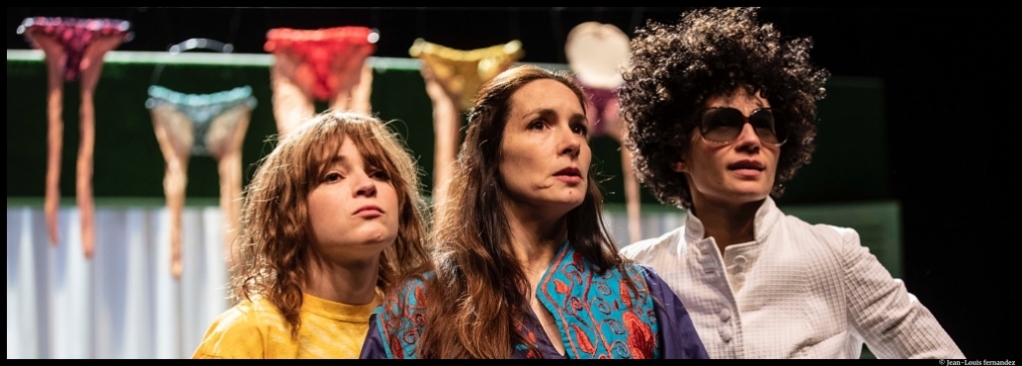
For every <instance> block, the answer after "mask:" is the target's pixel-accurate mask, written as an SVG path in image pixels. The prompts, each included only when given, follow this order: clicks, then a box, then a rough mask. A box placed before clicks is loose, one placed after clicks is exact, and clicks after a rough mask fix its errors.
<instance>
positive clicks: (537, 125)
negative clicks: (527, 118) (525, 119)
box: [529, 119, 546, 130]
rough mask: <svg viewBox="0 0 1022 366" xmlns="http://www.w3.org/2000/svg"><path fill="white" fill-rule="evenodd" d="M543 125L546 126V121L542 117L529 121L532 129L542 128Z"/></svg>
mask: <svg viewBox="0 0 1022 366" xmlns="http://www.w3.org/2000/svg"><path fill="white" fill-rule="evenodd" d="M543 127H546V123H545V122H543V120H541V119H537V120H535V121H532V122H530V123H529V129H530V130H542V129H543Z"/></svg>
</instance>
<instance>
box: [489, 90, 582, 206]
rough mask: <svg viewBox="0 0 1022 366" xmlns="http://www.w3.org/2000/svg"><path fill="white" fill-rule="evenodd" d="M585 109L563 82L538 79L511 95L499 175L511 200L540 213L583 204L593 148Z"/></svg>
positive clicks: (502, 143)
mask: <svg viewBox="0 0 1022 366" xmlns="http://www.w3.org/2000/svg"><path fill="white" fill-rule="evenodd" d="M587 126H588V124H587V122H586V117H585V112H583V110H582V105H581V103H579V100H578V97H577V96H576V95H575V93H574V92H572V90H571V89H569V88H568V87H567V86H565V85H564V84H561V83H560V82H559V81H557V80H553V79H540V80H535V81H532V82H529V83H528V84H525V85H523V86H522V87H521V88H519V89H518V91H516V92H515V93H514V94H513V95H512V96H511V109H510V111H509V113H508V117H507V124H506V125H505V126H504V137H503V140H502V141H501V144H500V149H501V151H500V152H501V161H500V168H499V169H500V174H501V176H502V177H503V179H504V184H505V186H506V187H507V189H508V193H509V194H510V196H511V199H512V200H513V201H515V202H516V203H519V204H523V205H525V206H529V207H533V208H535V209H540V210H541V212H543V213H556V214H559V215H563V214H566V213H567V212H568V211H571V210H572V209H573V208H575V207H578V206H579V205H581V204H582V201H583V200H584V199H585V195H586V190H587V188H588V184H589V181H588V180H589V163H590V161H591V160H592V152H591V151H590V150H589V141H588V140H587Z"/></svg>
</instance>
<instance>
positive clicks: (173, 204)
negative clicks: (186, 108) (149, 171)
mask: <svg viewBox="0 0 1022 366" xmlns="http://www.w3.org/2000/svg"><path fill="white" fill-rule="evenodd" d="M151 113H152V116H153V130H154V131H155V132H156V140H157V141H158V142H159V144H160V152H162V153H163V159H164V161H165V162H166V163H167V167H166V171H165V172H164V176H163V191H164V194H165V195H166V198H167V210H168V211H169V214H170V272H171V274H173V275H174V278H180V277H181V272H182V270H183V264H182V263H181V215H182V212H183V211H184V204H185V188H186V187H187V185H188V158H189V155H188V154H189V149H190V148H191V146H192V142H193V141H192V138H193V136H192V124H191V121H189V120H188V119H187V118H186V117H184V116H183V115H181V114H180V113H178V112H176V111H174V110H173V109H172V108H170V107H166V106H164V107H157V108H154V109H152V110H151Z"/></svg>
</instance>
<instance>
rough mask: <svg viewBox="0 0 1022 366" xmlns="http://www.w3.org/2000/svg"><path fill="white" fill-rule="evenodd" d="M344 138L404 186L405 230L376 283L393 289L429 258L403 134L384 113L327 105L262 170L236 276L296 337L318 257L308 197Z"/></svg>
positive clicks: (237, 292) (248, 208) (239, 290)
mask: <svg viewBox="0 0 1022 366" xmlns="http://www.w3.org/2000/svg"><path fill="white" fill-rule="evenodd" d="M345 137H348V138H350V139H351V141H352V142H353V143H354V144H355V146H356V147H357V148H358V150H359V151H360V152H361V153H362V156H363V158H364V159H365V160H366V164H367V165H372V166H375V167H377V168H379V169H382V170H383V171H385V172H387V174H388V175H389V176H390V178H391V183H392V184H393V185H394V188H395V190H396V191H397V197H398V205H399V207H400V212H401V214H400V217H399V220H400V221H399V227H398V235H397V239H396V240H395V241H394V244H393V245H392V246H390V247H388V248H387V249H385V250H384V251H383V253H382V254H381V255H380V268H379V277H378V278H377V286H378V287H380V288H381V289H384V290H385V291H386V290H389V288H390V286H391V285H393V284H394V283H395V281H396V280H397V278H398V277H400V276H403V275H404V274H405V273H408V272H413V271H421V268H420V266H424V265H426V263H428V258H427V256H426V251H425V249H424V245H423V243H424V241H423V240H424V239H425V232H426V231H425V230H426V227H425V224H424V220H423V209H424V207H425V205H424V201H423V200H422V197H421V195H420V194H419V190H420V188H421V187H420V183H419V171H418V169H417V168H416V165H415V161H414V160H413V159H412V156H411V154H409V152H408V151H407V150H406V148H405V147H404V145H403V144H402V143H401V142H400V140H399V138H398V137H397V136H396V135H395V134H394V133H393V132H391V131H390V130H389V129H388V128H387V126H386V125H385V124H384V123H383V122H382V121H380V120H379V119H376V118H374V117H371V116H368V115H364V114H360V113H352V112H332V111H327V112H324V113H322V114H320V115H318V116H316V117H314V118H312V119H311V120H309V121H307V122H305V123H304V124H302V126H301V127H299V128H297V129H296V130H295V131H293V132H291V133H289V134H288V135H287V136H286V137H285V138H284V139H282V140H281V141H280V143H279V144H278V145H277V147H276V148H275V149H273V151H272V152H271V153H270V154H269V155H267V156H266V157H265V158H263V159H262V160H261V164H260V165H259V167H258V168H257V169H256V172H255V177H253V178H252V182H251V183H250V184H249V186H248V188H247V191H246V195H245V198H244V203H243V208H242V216H241V226H240V227H241V233H240V234H239V235H238V240H239V241H240V243H239V244H240V248H241V256H242V258H241V260H240V261H239V265H238V266H236V267H235V269H234V274H233V276H232V279H231V282H232V283H231V285H232V292H233V296H234V297H235V299H237V300H241V299H248V300H251V298H252V297H253V296H261V297H265V298H267V299H268V300H269V301H270V302H271V303H273V305H274V306H276V307H277V309H278V310H280V313H281V314H282V315H283V316H284V318H285V319H286V320H287V322H288V323H289V324H290V325H291V333H292V336H295V337H296V336H297V334H298V328H299V327H300V325H301V324H300V320H299V318H298V310H299V308H301V306H302V289H301V284H302V283H303V281H305V276H306V275H307V274H308V272H307V271H308V264H309V261H310V259H311V258H312V256H314V255H317V254H316V253H315V251H314V250H313V249H312V246H311V245H310V239H311V234H310V233H311V229H310V221H309V211H308V200H307V198H308V195H309V192H310V191H312V189H313V188H315V187H316V185H318V184H319V181H320V180H319V179H317V178H318V177H320V176H322V174H324V173H325V171H324V170H325V169H327V168H329V166H328V164H329V161H330V157H333V156H335V155H336V152H337V151H338V150H340V148H341V143H342V141H344V138H345Z"/></svg>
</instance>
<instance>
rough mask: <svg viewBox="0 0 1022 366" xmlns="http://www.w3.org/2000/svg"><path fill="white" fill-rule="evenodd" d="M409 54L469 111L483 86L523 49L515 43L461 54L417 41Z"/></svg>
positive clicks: (517, 57) (516, 59) (514, 59)
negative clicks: (426, 68)
mask: <svg viewBox="0 0 1022 366" xmlns="http://www.w3.org/2000/svg"><path fill="white" fill-rule="evenodd" d="M408 53H409V54H411V55H412V57H416V58H419V59H420V60H422V63H423V65H424V66H425V67H428V68H429V69H430V71H432V72H433V75H435V76H436V78H437V80H438V81H439V82H440V84H441V85H443V87H444V89H447V92H448V93H450V94H452V95H457V96H459V97H460V98H459V100H460V104H461V105H460V106H459V107H460V108H461V109H468V108H469V107H471V106H472V100H473V99H474V98H475V94H476V93H477V92H478V91H479V88H480V87H481V86H482V85H483V83H485V82H486V81H487V80H490V78H492V77H494V76H497V74H499V73H501V72H502V71H504V70H507V69H508V68H509V67H511V65H513V64H514V63H515V62H516V61H518V60H519V59H521V58H522V56H524V55H525V50H523V49H522V42H520V41H518V40H513V41H511V42H508V43H505V44H501V45H496V46H491V47H486V48H479V49H474V50H470V51H462V50H457V49H453V48H449V47H444V46H441V45H438V44H436V43H430V42H426V41H425V40H423V39H422V38H419V39H416V40H415V43H414V44H412V48H411V49H410V50H408Z"/></svg>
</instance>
